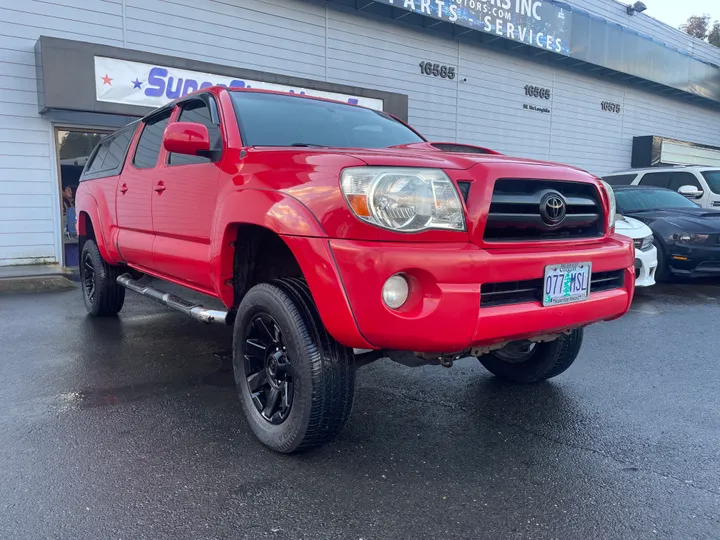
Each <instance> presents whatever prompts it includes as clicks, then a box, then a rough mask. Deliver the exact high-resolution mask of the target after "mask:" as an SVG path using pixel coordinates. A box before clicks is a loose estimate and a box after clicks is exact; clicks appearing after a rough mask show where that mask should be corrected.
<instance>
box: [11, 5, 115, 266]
mask: <svg viewBox="0 0 720 540" xmlns="http://www.w3.org/2000/svg"><path fill="white" fill-rule="evenodd" d="M40 35H46V36H53V37H61V38H72V39H80V40H85V41H92V42H95V43H103V44H108V45H120V46H121V45H122V5H121V0H117V1H107V0H94V1H84V0H63V1H62V2H40V1H36V0H24V1H23V2H17V1H15V0H0V265H3V264H22V263H33V262H52V261H56V260H58V259H59V257H60V250H61V244H60V232H59V230H60V225H59V224H60V209H59V204H60V203H59V201H60V194H59V186H58V179H57V170H56V169H57V165H56V162H55V150H54V145H53V142H52V140H53V133H52V127H51V125H50V123H49V122H47V121H46V120H43V119H42V118H40V117H39V116H38V103H37V81H36V77H35V54H34V46H35V42H36V41H37V39H38V38H39V37H40ZM69 68H71V66H69Z"/></svg>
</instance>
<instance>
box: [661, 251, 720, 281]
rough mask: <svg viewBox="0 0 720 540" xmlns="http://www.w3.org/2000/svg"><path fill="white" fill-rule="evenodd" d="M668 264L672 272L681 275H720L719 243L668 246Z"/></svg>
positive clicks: (694, 276) (693, 276)
mask: <svg viewBox="0 0 720 540" xmlns="http://www.w3.org/2000/svg"><path fill="white" fill-rule="evenodd" d="M667 252H668V264H669V265H670V270H671V271H672V273H673V274H675V275H677V276H682V277H689V278H696V277H712V276H720V245H713V246H704V245H699V246H689V245H684V244H676V245H672V246H668V248H667Z"/></svg>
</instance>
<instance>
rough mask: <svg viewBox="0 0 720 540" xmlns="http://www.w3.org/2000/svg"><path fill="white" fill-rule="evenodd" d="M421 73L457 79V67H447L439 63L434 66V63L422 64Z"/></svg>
mask: <svg viewBox="0 0 720 540" xmlns="http://www.w3.org/2000/svg"><path fill="white" fill-rule="evenodd" d="M420 73H422V74H424V75H432V76H434V77H441V78H443V79H451V80H452V79H454V78H455V66H446V65H444V64H437V63H435V64H433V63H432V62H420Z"/></svg>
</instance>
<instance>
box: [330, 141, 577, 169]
mask: <svg viewBox="0 0 720 540" xmlns="http://www.w3.org/2000/svg"><path fill="white" fill-rule="evenodd" d="M433 144H442V145H449V144H450V143H416V144H408V145H403V146H393V147H390V148H373V149H350V150H348V149H345V150H343V151H342V153H343V154H346V155H349V156H352V157H354V158H357V159H360V160H362V161H364V162H365V163H367V164H368V165H371V166H392V167H402V166H408V167H429V168H439V169H459V170H464V169H469V168H471V167H474V166H475V165H477V164H479V163H507V164H527V165H541V166H547V167H567V168H569V169H576V168H575V167H570V166H569V165H558V164H557V163H550V162H547V161H539V160H534V159H526V158H517V157H510V156H505V155H502V154H499V153H497V152H493V151H492V150H487V149H482V148H480V147H473V146H470V145H456V146H458V147H461V146H467V148H468V149H477V150H485V151H487V152H488V153H478V152H477V150H476V151H472V150H470V151H468V152H462V151H457V150H453V151H443V150H439V149H438V148H436V147H434V146H433ZM576 170H581V169H576Z"/></svg>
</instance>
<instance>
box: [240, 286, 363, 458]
mask: <svg viewBox="0 0 720 540" xmlns="http://www.w3.org/2000/svg"><path fill="white" fill-rule="evenodd" d="M233 370H234V373H235V383H236V385H237V391H238V394H239V396H240V400H241V402H242V407H243V411H244V413H245V417H246V418H247V421H248V423H249V424H250V428H251V429H252V431H253V433H254V434H255V435H256V436H257V438H258V439H260V441H261V442H262V443H263V444H265V445H266V446H268V447H269V448H271V449H273V450H275V451H277V452H282V453H288V454H289V453H292V452H297V451H301V450H306V449H308V448H312V447H315V446H320V445H322V444H324V443H326V442H328V441H330V440H331V439H333V438H334V437H335V436H336V435H337V434H338V433H339V432H340V430H341V429H342V428H343V426H344V425H345V423H346V422H347V420H348V418H349V417H350V412H351V410H352V405H353V398H354V390H355V357H354V356H353V353H352V351H351V350H350V349H348V348H347V347H344V346H343V345H341V344H339V343H338V342H336V341H335V340H334V339H333V338H332V337H331V336H330V335H329V334H328V333H327V330H325V327H324V326H323V324H322V322H321V320H320V316H319V314H318V312H317V308H316V307H315V303H314V302H313V299H312V296H311V295H310V291H309V289H308V287H307V284H305V282H304V281H302V280H299V279H280V280H276V281H274V282H273V283H262V284H259V285H256V286H255V287H253V288H252V289H250V291H248V293H247V294H246V295H245V297H244V298H243V300H242V302H241V303H240V306H239V308H238V313H237V317H236V319H235V327H234V336H233Z"/></svg>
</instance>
